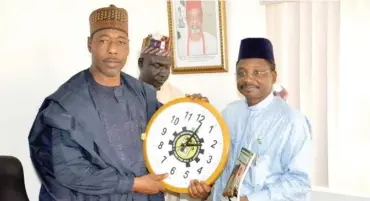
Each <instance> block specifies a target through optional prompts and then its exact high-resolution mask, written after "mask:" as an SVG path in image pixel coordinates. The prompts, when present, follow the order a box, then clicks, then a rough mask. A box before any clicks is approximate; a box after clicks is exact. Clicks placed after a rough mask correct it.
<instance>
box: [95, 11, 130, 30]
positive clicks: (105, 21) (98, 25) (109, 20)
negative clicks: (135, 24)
mask: <svg viewBox="0 0 370 201" xmlns="http://www.w3.org/2000/svg"><path fill="white" fill-rule="evenodd" d="M89 21H90V35H93V34H94V33H96V32H97V31H99V30H102V29H118V30H121V31H123V32H125V33H126V34H127V35H128V16H127V11H126V10H125V9H124V8H117V7H116V6H115V5H110V6H109V7H104V8H99V9H97V10H94V11H93V12H92V13H91V14H90V17H89Z"/></svg>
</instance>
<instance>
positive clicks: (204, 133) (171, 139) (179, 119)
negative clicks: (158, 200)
mask: <svg viewBox="0 0 370 201" xmlns="http://www.w3.org/2000/svg"><path fill="white" fill-rule="evenodd" d="M143 140H144V146H143V149H144V150H143V151H144V158H145V162H146V165H147V167H148V170H149V172H150V173H154V174H161V173H168V174H169V177H168V178H167V179H165V180H164V181H163V182H164V185H165V187H166V188H167V189H168V190H170V191H173V192H177V193H187V192H188V190H187V189H188V186H189V184H190V180H193V179H198V180H200V181H205V182H206V183H207V184H212V183H214V182H215V181H216V179H217V178H218V177H219V176H220V174H221V173H222V171H223V169H224V167H225V166H226V162H227V159H228V154H229V149H230V137H229V133H228V129H227V126H226V123H225V121H224V120H223V119H222V117H221V115H220V114H219V112H218V111H217V110H216V109H215V108H214V107H213V106H212V105H210V104H209V103H206V102H203V101H194V100H190V99H188V98H179V99H176V100H173V101H171V102H169V103H167V104H165V105H163V106H162V107H161V108H160V109H159V110H158V111H157V112H156V113H155V114H154V115H153V117H152V119H151V120H150V121H149V124H148V126H147V129H146V133H145V134H144V135H143Z"/></svg>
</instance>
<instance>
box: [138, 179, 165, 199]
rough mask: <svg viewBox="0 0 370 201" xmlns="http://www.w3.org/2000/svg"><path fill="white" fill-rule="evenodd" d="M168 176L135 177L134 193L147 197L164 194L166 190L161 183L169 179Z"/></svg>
mask: <svg viewBox="0 0 370 201" xmlns="http://www.w3.org/2000/svg"><path fill="white" fill-rule="evenodd" d="M167 176H168V174H157V175H155V174H147V175H144V176H141V177H135V179H134V185H133V191H134V192H136V193H142V194H147V195H152V194H157V193H159V192H164V191H165V189H164V187H163V186H162V184H161V183H160V182H161V181H162V180H163V179H165V178H167Z"/></svg>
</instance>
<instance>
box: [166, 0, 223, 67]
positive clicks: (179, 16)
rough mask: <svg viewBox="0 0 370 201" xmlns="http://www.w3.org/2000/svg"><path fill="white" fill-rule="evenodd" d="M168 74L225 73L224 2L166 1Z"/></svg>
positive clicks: (218, 0) (219, 0) (197, 0)
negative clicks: (168, 48) (168, 34)
mask: <svg viewBox="0 0 370 201" xmlns="http://www.w3.org/2000/svg"><path fill="white" fill-rule="evenodd" d="M167 6H168V24H169V30H170V36H171V38H172V41H171V43H172V46H173V48H172V49H173V57H172V73H173V74H185V73H214V72H227V71H228V66H227V34H226V15H225V1H224V0H203V1H199V0H167Z"/></svg>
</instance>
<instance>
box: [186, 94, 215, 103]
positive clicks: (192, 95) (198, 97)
mask: <svg viewBox="0 0 370 201" xmlns="http://www.w3.org/2000/svg"><path fill="white" fill-rule="evenodd" d="M185 96H186V97H187V98H190V99H192V100H201V101H205V102H207V103H209V100H208V98H207V97H205V96H202V95H201V94H191V95H189V94H185Z"/></svg>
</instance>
